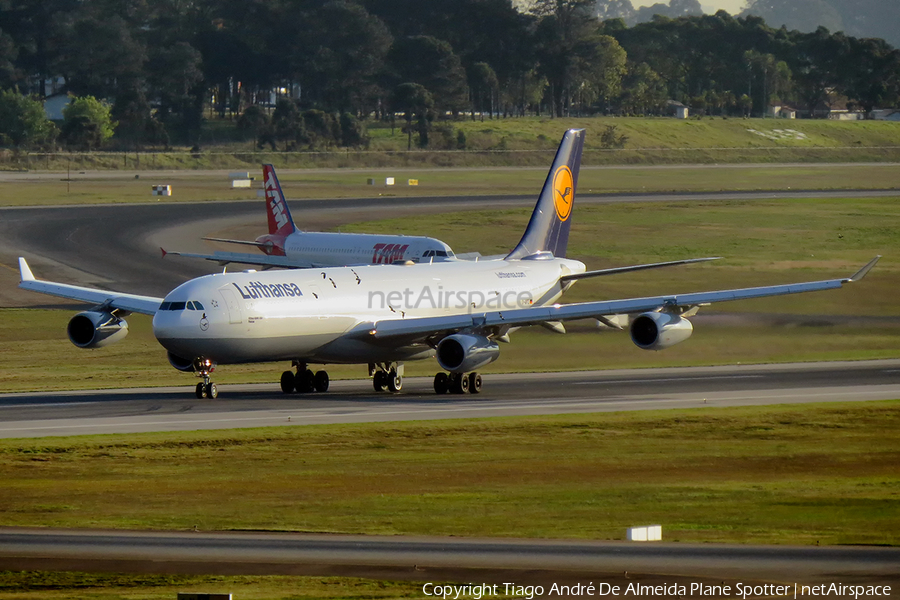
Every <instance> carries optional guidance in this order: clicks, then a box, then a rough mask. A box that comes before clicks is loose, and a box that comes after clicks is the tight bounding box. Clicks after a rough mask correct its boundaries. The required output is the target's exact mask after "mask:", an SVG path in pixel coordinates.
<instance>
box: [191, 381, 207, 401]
mask: <svg viewBox="0 0 900 600" xmlns="http://www.w3.org/2000/svg"><path fill="white" fill-rule="evenodd" d="M194 392H195V393H196V395H197V398H198V399H202V398H206V386H205V385H203V382H202V381H201V382H200V383H198V384H197V389H196V390H194Z"/></svg>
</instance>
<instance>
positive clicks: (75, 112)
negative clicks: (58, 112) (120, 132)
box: [60, 96, 116, 150]
mask: <svg viewBox="0 0 900 600" xmlns="http://www.w3.org/2000/svg"><path fill="white" fill-rule="evenodd" d="M115 127H116V123H114V122H113V121H112V117H111V115H110V107H109V106H108V105H107V104H105V103H103V102H101V101H99V100H97V99H96V98H94V97H93V96H83V97H80V98H72V100H71V102H69V105H68V106H66V107H65V108H64V109H63V125H62V135H61V136H60V137H61V138H62V140H63V141H64V142H65V143H66V145H68V146H69V147H71V148H76V149H79V150H95V149H97V148H100V146H102V145H103V143H104V142H106V141H107V140H108V139H109V138H111V137H112V136H113V133H114V131H115Z"/></svg>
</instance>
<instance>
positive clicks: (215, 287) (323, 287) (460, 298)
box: [19, 130, 879, 398]
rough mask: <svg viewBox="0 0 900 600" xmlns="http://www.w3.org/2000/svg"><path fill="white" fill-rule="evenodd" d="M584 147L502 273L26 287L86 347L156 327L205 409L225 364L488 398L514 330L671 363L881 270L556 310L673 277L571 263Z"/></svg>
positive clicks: (572, 152) (461, 269) (316, 273)
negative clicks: (602, 338) (718, 330)
mask: <svg viewBox="0 0 900 600" xmlns="http://www.w3.org/2000/svg"><path fill="white" fill-rule="evenodd" d="M583 145H584V130H569V131H567V132H566V133H565V135H564V136H563V139H562V143H561V144H560V147H559V150H558V151H557V153H556V158H555V159H554V162H553V165H552V167H551V169H550V173H549V174H548V176H547V180H546V182H545V183H544V187H543V190H542V191H541V194H540V197H539V198H538V201H537V205H536V206H535V208H534V212H533V213H532V215H531V220H530V221H529V223H528V227H527V229H526V230H525V234H524V235H523V237H522V239H521V240H520V241H519V243H518V245H517V246H516V247H515V248H514V249H513V250H512V252H510V253H509V254H508V255H507V256H506V257H505V258H504V259H503V260H493V261H483V262H482V261H447V262H434V263H424V264H423V263H418V264H416V263H413V262H409V263H405V264H391V265H372V266H362V267H333V268H325V269H314V270H309V269H307V270H288V271H266V272H263V273H257V272H255V271H248V272H243V273H221V274H214V275H206V276H204V277H198V278H197V279H192V280H190V281H187V282H185V283H183V284H182V285H180V286H178V287H177V288H175V289H174V290H172V291H171V292H170V293H169V294H168V295H167V296H166V297H165V298H149V297H145V296H136V295H131V294H122V293H118V292H109V291H103V290H97V289H91V288H85V287H79V286H74V285H66V284H61V283H51V282H46V281H40V280H37V279H35V277H34V275H33V274H32V272H31V270H30V269H29V267H28V265H27V263H26V262H25V259H23V258H20V259H19V267H20V270H21V278H22V281H21V283H20V287H22V288H24V289H28V290H32V291H35V292H40V293H44V294H50V295H54V296H61V297H63V298H70V299H75V300H81V301H85V302H89V303H92V304H95V305H96V306H95V307H94V308H92V309H90V310H88V311H85V312H82V313H79V314H77V315H75V316H74V317H73V318H72V319H71V321H70V322H69V325H68V335H69V339H70V340H71V341H72V342H73V343H74V344H75V345H76V346H79V347H81V348H97V347H100V346H104V345H107V344H111V343H113V342H116V341H119V340H121V339H122V338H123V337H125V335H126V334H127V332H128V325H127V323H126V322H125V320H124V317H126V316H127V315H128V314H129V313H132V312H138V313H144V314H148V315H153V332H154V334H155V335H156V338H157V339H158V340H159V342H160V344H162V345H163V346H164V347H165V348H166V350H168V356H169V362H170V363H171V364H172V366H173V367H175V368H176V369H179V370H181V371H193V372H195V373H196V374H197V375H199V376H200V377H202V381H201V382H200V383H198V384H197V388H196V394H197V396H198V397H206V396H209V397H212V398H215V397H216V395H217V393H218V391H217V389H216V385H215V384H214V383H212V382H211V381H210V373H211V372H212V371H213V370H214V368H215V366H216V365H221V364H236V363H253V362H270V361H291V363H292V366H294V367H296V373H295V372H292V371H285V372H284V373H283V374H282V376H281V387H282V390H283V391H284V392H285V393H290V392H293V391H295V390H296V391H299V392H310V391H319V392H324V391H326V390H327V389H328V374H327V373H326V372H325V371H324V370H320V371H318V372H315V373H314V372H313V371H312V370H311V369H310V368H309V366H310V365H326V364H336V363H343V364H367V365H368V366H369V373H370V375H372V376H373V383H374V387H375V389H376V390H379V391H381V390H390V391H392V392H396V391H399V390H400V388H401V386H402V382H403V380H402V377H403V362H404V361H409V360H419V359H428V358H432V357H436V358H437V362H438V364H439V365H440V367H441V368H442V369H443V371H441V372H439V373H437V375H435V378H434V389H435V391H436V392H437V393H439V394H440V393H445V392H448V391H450V392H455V393H465V392H478V391H480V390H481V384H482V380H481V376H480V375H479V374H478V372H477V371H478V369H479V368H482V367H484V366H485V365H487V364H489V363H491V362H493V361H495V360H496V359H497V358H498V357H499V355H500V349H499V346H498V344H497V342H498V341H508V339H509V338H508V334H509V332H510V330H511V329H513V328H517V327H522V326H525V325H544V326H547V327H550V328H552V329H555V330H557V331H564V328H563V324H562V323H563V322H564V321H568V320H572V319H585V318H593V319H597V320H598V321H600V322H602V323H605V324H607V325H612V326H616V325H618V324H619V323H621V322H623V320H624V319H622V318H620V317H622V316H627V317H628V318H627V321H628V322H629V323H630V324H629V326H628V327H629V331H630V334H631V339H632V340H633V342H634V343H635V344H636V345H637V346H638V347H640V348H643V349H645V350H662V349H664V348H668V347H670V346H673V345H675V344H678V343H680V342H683V341H684V340H686V339H687V338H688V337H690V335H691V332H692V330H693V329H692V326H691V323H690V321H689V320H688V318H689V317H691V316H692V315H694V314H696V312H697V310H698V309H699V307H701V306H704V305H707V304H710V303H712V302H723V301H726V300H743V299H749V298H761V297H765V296H777V295H783V294H796V293H800V292H811V291H817V290H827V289H833V288H839V287H841V286H842V285H843V284H844V283H849V282H851V281H856V280H858V279H861V278H862V277H863V276H865V274H866V273H867V272H868V271H869V269H871V268H872V267H873V266H874V265H875V263H876V262H877V260H878V258H879V257H876V258H875V259H873V260H872V261H871V262H869V263H868V264H867V265H865V266H864V267H863V268H862V269H860V270H859V271H858V272H857V273H855V274H854V275H852V276H851V277H847V278H841V279H830V280H823V281H813V282H807V283H797V284H789V285H775V286H766V287H757V288H745V289H732V290H723V291H712V292H699V293H692V294H679V295H675V294H673V295H663V296H653V297H647V298H632V299H624V300H603V301H594V302H581V303H577V304H557V303H556V301H557V300H558V299H559V297H560V296H561V295H562V294H563V292H565V291H566V290H567V289H568V288H569V287H570V286H571V285H573V284H574V283H575V282H576V281H577V280H579V279H583V278H586V277H594V276H599V275H609V274H614V273H623V272H627V271H637V270H641V269H649V268H656V267H663V266H669V265H674V264H686V263H691V262H700V261H706V260H714V259H713V258H698V259H690V260H679V261H672V262H666V263H655V264H649V265H636V266H629V267H618V268H613V269H605V270H601V271H586V270H585V266H584V264H583V263H581V262H579V261H577V260H571V259H567V258H565V256H566V246H567V244H568V238H569V227H570V225H571V223H572V208H573V203H574V199H575V191H576V187H577V183H578V170H579V166H580V162H581V152H582V147H583Z"/></svg>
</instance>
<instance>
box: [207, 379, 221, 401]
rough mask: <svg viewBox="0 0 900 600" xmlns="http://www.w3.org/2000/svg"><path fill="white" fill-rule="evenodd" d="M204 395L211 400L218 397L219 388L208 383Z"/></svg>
mask: <svg viewBox="0 0 900 600" xmlns="http://www.w3.org/2000/svg"><path fill="white" fill-rule="evenodd" d="M206 395H207V396H208V397H210V398H212V399H213V400H215V399H216V398H218V397H219V388H217V387H216V384H214V383H212V382H210V383H209V385H207V386H206Z"/></svg>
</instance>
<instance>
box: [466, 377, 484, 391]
mask: <svg viewBox="0 0 900 600" xmlns="http://www.w3.org/2000/svg"><path fill="white" fill-rule="evenodd" d="M481 385H482V381H481V374H480V373H475V372H472V373H469V393H470V394H480V393H481Z"/></svg>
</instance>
